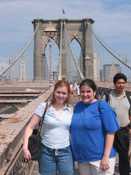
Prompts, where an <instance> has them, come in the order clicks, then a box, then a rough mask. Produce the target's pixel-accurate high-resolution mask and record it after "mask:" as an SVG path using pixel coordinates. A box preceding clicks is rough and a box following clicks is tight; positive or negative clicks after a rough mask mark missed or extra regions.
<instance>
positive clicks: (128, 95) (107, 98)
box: [103, 90, 131, 108]
mask: <svg viewBox="0 0 131 175" xmlns="http://www.w3.org/2000/svg"><path fill="white" fill-rule="evenodd" d="M110 92H111V90H110V91H108V92H105V93H104V95H103V97H104V99H105V100H106V102H108V103H110ZM125 93H126V97H127V99H128V101H129V104H130V108H131V94H130V93H129V92H128V91H126V92H125Z"/></svg>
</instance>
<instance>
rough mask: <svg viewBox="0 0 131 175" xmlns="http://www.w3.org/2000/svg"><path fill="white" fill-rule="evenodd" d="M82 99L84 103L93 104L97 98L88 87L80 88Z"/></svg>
mask: <svg viewBox="0 0 131 175" xmlns="http://www.w3.org/2000/svg"><path fill="white" fill-rule="evenodd" d="M80 94H81V99H82V101H83V102H84V103H91V102H92V101H93V100H94V98H95V94H96V93H95V92H94V91H93V89H91V88H90V87H89V86H87V85H83V86H81V88H80Z"/></svg>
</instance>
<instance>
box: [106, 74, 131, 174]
mask: <svg viewBox="0 0 131 175" xmlns="http://www.w3.org/2000/svg"><path fill="white" fill-rule="evenodd" d="M113 83H114V89H113V90H111V91H110V93H109V94H106V96H105V99H106V101H107V102H108V103H109V104H110V105H111V107H112V108H113V110H114V111H115V112H116V114H117V117H118V121H119V124H120V127H121V128H124V127H126V126H127V125H128V124H129V123H130V120H131V114H130V113H131V112H130V111H131V95H130V94H129V93H128V92H126V90H125V87H126V84H127V77H126V75H125V74H123V73H117V74H116V75H115V76H114V77H113ZM127 135H128V133H127ZM129 137H131V135H129ZM128 139H129V140H131V138H128ZM129 140H128V142H129ZM126 143H127V142H126ZM126 143H125V144H126ZM128 148H129V146H128V145H127V150H125V151H126V152H124V154H123V153H119V172H120V175H129V170H130V166H129V157H128Z"/></svg>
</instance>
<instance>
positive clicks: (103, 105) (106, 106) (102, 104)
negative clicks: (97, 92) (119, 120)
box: [98, 100, 112, 110]
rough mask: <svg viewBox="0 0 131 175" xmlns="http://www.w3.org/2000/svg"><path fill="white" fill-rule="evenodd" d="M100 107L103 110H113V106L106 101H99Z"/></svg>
mask: <svg viewBox="0 0 131 175" xmlns="http://www.w3.org/2000/svg"><path fill="white" fill-rule="evenodd" d="M98 105H99V107H100V109H101V110H112V108H111V106H110V105H109V104H108V103H107V102H106V101H105V100H98Z"/></svg>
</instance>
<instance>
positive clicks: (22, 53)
mask: <svg viewBox="0 0 131 175" xmlns="http://www.w3.org/2000/svg"><path fill="white" fill-rule="evenodd" d="M38 28H39V22H38V24H37V26H36V29H35V31H34V32H33V35H32V38H31V39H30V40H29V41H28V42H27V43H26V44H25V47H23V48H22V49H21V50H20V52H19V54H18V55H17V56H16V57H15V59H14V61H13V62H12V63H11V64H9V66H8V67H7V68H6V69H5V70H3V72H2V73H1V74H0V77H2V76H3V75H4V74H5V73H6V72H7V71H8V70H9V69H10V68H11V67H13V66H14V65H15V63H16V62H17V61H18V60H19V59H20V58H21V57H22V55H24V53H25V51H26V50H27V49H28V48H29V47H30V45H31V44H32V41H33V40H34V36H35V34H36V32H37V31H38Z"/></svg>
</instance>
